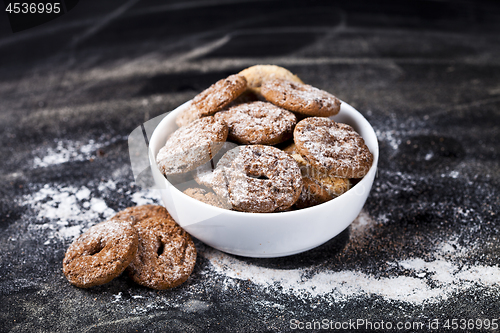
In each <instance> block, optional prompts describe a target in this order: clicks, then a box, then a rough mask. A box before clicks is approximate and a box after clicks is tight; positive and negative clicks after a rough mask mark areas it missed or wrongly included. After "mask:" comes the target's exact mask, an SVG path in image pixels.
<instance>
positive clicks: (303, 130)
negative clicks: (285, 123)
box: [293, 117, 373, 178]
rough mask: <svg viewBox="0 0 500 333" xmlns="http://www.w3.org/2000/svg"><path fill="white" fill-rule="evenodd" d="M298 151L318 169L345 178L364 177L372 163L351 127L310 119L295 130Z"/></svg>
mask: <svg viewBox="0 0 500 333" xmlns="http://www.w3.org/2000/svg"><path fill="white" fill-rule="evenodd" d="M293 139H294V142H295V145H296V150H297V152H298V153H300V155H302V157H303V158H304V159H305V160H306V161H307V162H308V163H310V164H311V165H312V166H313V167H314V168H315V169H316V170H318V171H319V172H321V173H323V174H331V175H336V176H339V177H344V178H362V177H363V176H364V175H365V174H366V173H367V172H368V170H370V167H371V166H372V163H373V155H372V153H371V152H370V150H369V149H368V147H367V146H366V144H365V141H364V140H363V138H362V137H361V136H360V135H359V134H358V133H357V132H356V131H355V130H354V129H353V128H352V127H351V126H349V125H347V124H342V123H336V122H335V121H333V120H331V119H329V118H322V117H311V118H306V119H304V120H301V121H300V122H299V123H298V124H297V126H296V127H295V130H294V133H293Z"/></svg>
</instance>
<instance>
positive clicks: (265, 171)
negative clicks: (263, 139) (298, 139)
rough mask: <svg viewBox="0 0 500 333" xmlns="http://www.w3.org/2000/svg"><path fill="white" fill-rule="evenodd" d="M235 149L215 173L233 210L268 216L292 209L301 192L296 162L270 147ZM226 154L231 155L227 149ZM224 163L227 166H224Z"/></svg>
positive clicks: (257, 146)
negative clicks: (268, 214) (232, 154)
mask: <svg viewBox="0 0 500 333" xmlns="http://www.w3.org/2000/svg"><path fill="white" fill-rule="evenodd" d="M238 148H239V151H238V152H237V154H236V156H235V157H234V158H233V159H232V160H231V161H230V163H229V162H228V163H221V161H223V160H222V159H221V161H219V163H218V164H217V169H218V170H216V176H220V179H221V181H220V183H219V185H220V187H221V188H222V192H224V190H225V191H227V196H228V198H229V202H230V203H231V205H232V207H233V209H236V210H239V211H244V212H253V213H270V212H275V211H283V210H286V209H288V208H289V207H291V206H292V205H293V204H294V203H295V201H297V198H298V197H299V195H300V192H301V190H302V176H301V174H300V169H299V166H298V164H297V162H295V160H294V159H293V158H291V157H290V156H289V155H288V154H287V153H285V152H283V151H281V150H279V149H278V148H275V147H271V146H263V145H252V146H243V147H238ZM229 153H234V152H233V150H230V151H229V152H228V153H226V154H229ZM228 160H230V158H228ZM227 164H229V166H225V165H227ZM224 186H225V187H226V188H225V189H224ZM221 188H218V187H214V190H216V193H218V191H220V190H221ZM221 194H222V195H221V196H223V195H224V193H221Z"/></svg>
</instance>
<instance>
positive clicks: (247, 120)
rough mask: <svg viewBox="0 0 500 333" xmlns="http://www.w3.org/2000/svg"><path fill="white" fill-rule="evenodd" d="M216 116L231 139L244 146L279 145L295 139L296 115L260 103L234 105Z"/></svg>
mask: <svg viewBox="0 0 500 333" xmlns="http://www.w3.org/2000/svg"><path fill="white" fill-rule="evenodd" d="M214 117H215V118H216V119H224V121H225V122H226V123H227V126H228V128H229V134H228V139H229V140H232V141H234V142H237V143H241V144H263V145H274V144H278V143H280V142H283V141H286V140H288V139H289V138H291V137H292V135H293V128H294V127H295V124H296V123H297V118H296V117H295V115H294V114H293V113H292V112H290V111H288V110H285V109H283V108H280V107H278V106H276V105H273V104H271V103H268V102H260V101H259V102H252V103H245V104H240V105H237V106H233V107H231V108H229V109H228V110H224V111H220V112H218V113H216V114H215V115H214Z"/></svg>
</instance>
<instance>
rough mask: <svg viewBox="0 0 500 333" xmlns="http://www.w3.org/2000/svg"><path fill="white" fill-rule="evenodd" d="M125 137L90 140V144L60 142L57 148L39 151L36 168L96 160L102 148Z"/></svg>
mask: <svg viewBox="0 0 500 333" xmlns="http://www.w3.org/2000/svg"><path fill="white" fill-rule="evenodd" d="M122 139H123V137H116V138H113V139H111V140H107V141H106V140H99V142H96V141H95V140H89V142H88V143H82V142H77V141H71V140H58V141H56V143H57V144H56V146H55V147H48V148H44V149H43V150H42V149H38V150H37V151H35V155H37V156H35V157H34V158H33V167H34V168H45V167H48V166H51V165H57V164H62V163H66V162H76V161H87V160H90V159H91V158H95V154H96V151H97V150H98V149H100V148H102V147H105V146H108V145H110V144H112V143H114V142H116V141H118V140H122Z"/></svg>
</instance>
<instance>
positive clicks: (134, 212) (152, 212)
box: [111, 205, 169, 225]
mask: <svg viewBox="0 0 500 333" xmlns="http://www.w3.org/2000/svg"><path fill="white" fill-rule="evenodd" d="M167 216H169V214H168V211H167V209H166V208H165V207H163V206H160V205H141V206H134V207H128V208H125V209H124V210H122V211H119V212H118V213H116V214H115V215H114V216H113V217H112V218H111V219H112V220H120V221H126V222H129V223H131V224H132V225H135V224H136V223H138V222H140V221H142V220H145V219H148V218H150V217H167Z"/></svg>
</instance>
